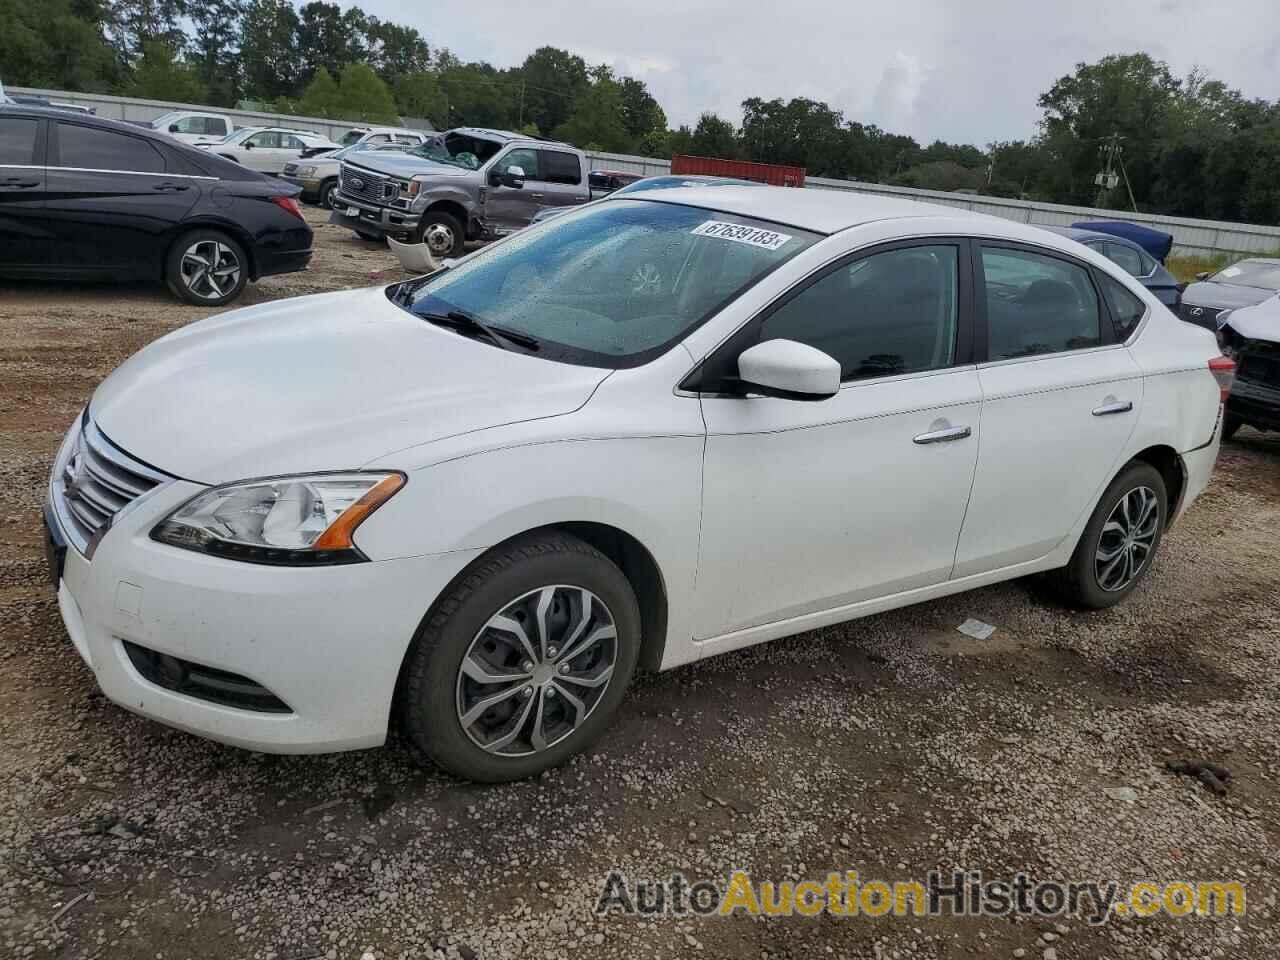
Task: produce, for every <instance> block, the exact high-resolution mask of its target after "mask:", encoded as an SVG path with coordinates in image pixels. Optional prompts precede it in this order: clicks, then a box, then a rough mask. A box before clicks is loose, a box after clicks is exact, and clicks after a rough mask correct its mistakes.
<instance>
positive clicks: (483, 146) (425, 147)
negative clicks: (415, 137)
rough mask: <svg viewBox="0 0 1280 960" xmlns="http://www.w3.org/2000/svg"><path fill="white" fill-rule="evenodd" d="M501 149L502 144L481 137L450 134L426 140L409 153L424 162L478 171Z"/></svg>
mask: <svg viewBox="0 0 1280 960" xmlns="http://www.w3.org/2000/svg"><path fill="white" fill-rule="evenodd" d="M501 149H502V144H500V143H496V142H494V141H493V140H485V139H483V138H482V137H471V136H467V135H466V134H459V133H451V134H449V135H447V136H445V137H436V138H434V139H432V140H428V141H427V142H426V143H424V144H422V145H421V146H417V147H414V148H413V149H412V150H410V151H409V152H410V153H411V154H413V155H414V156H415V157H422V158H423V159H424V160H434V161H435V162H436V163H447V164H449V166H451V167H461V168H462V169H463V170H479V169H480V166H481V164H483V163H484V162H485V161H487V160H488V159H489V158H490V157H492V156H493V155H494V154H495V153H497V152H498V151H499V150H501Z"/></svg>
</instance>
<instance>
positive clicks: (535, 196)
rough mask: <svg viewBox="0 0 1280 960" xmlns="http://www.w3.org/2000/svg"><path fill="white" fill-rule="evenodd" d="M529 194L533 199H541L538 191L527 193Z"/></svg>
mask: <svg viewBox="0 0 1280 960" xmlns="http://www.w3.org/2000/svg"><path fill="white" fill-rule="evenodd" d="M529 196H531V197H533V199H535V200H541V199H542V194H540V193H531V194H529Z"/></svg>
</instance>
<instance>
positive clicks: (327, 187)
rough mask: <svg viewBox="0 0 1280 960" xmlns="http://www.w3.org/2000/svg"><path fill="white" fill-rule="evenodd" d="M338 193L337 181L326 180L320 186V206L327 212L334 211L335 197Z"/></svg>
mask: <svg viewBox="0 0 1280 960" xmlns="http://www.w3.org/2000/svg"><path fill="white" fill-rule="evenodd" d="M337 192H338V181H337V180H326V181H325V182H324V183H322V184H320V206H322V207H324V209H326V210H332V209H333V195H334V194H335V193H337Z"/></svg>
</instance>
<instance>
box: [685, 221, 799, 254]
mask: <svg viewBox="0 0 1280 960" xmlns="http://www.w3.org/2000/svg"><path fill="white" fill-rule="evenodd" d="M692 233H693V235H694V236H695V237H719V238H720V239H721V240H732V241H734V242H735V243H746V244H750V245H751V246H753V247H760V248H761V249H764V250H777V249H778V248H779V247H781V246H783V245H784V244H786V242H787V241H788V240H790V239H791V234H789V233H774V232H773V231H772V230H761V229H760V228H759V227H744V226H743V225H742V224H740V223H726V222H725V221H723V220H706V221H703V222H702V223H700V224H698V225H697V226H696V227H694V228H693V230H692Z"/></svg>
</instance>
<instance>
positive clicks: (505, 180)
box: [489, 167, 524, 190]
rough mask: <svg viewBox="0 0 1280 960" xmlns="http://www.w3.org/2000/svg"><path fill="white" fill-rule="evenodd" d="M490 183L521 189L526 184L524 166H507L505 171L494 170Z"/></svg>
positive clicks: (490, 175)
mask: <svg viewBox="0 0 1280 960" xmlns="http://www.w3.org/2000/svg"><path fill="white" fill-rule="evenodd" d="M489 183H490V184H491V185H492V186H495V187H511V189H513V190H519V189H521V188H522V187H523V186H524V167H507V169H506V170H505V171H502V172H499V171H498V170H494V171H493V172H492V173H490V174H489Z"/></svg>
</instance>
